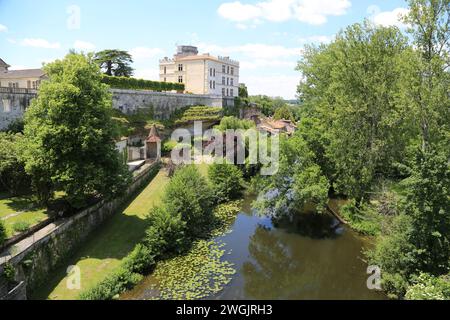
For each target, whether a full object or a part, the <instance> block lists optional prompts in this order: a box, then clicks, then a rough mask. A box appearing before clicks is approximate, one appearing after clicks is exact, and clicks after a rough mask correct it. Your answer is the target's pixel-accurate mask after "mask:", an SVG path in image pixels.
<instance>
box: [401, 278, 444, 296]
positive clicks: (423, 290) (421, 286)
mask: <svg viewBox="0 0 450 320" xmlns="http://www.w3.org/2000/svg"><path fill="white" fill-rule="evenodd" d="M406 299H408V300H450V279H446V278H445V277H440V278H438V277H434V276H432V275H429V274H426V273H422V274H420V275H419V276H418V277H417V278H416V279H415V280H414V285H412V286H411V287H410V288H409V289H408V291H407V293H406Z"/></svg>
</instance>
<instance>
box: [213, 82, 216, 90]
mask: <svg viewBox="0 0 450 320" xmlns="http://www.w3.org/2000/svg"><path fill="white" fill-rule="evenodd" d="M213 89H216V82H215V81H213Z"/></svg>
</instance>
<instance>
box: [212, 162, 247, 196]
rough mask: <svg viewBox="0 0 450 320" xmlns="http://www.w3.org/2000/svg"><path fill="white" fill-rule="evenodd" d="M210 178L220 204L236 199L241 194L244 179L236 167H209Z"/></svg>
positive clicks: (227, 165)
mask: <svg viewBox="0 0 450 320" xmlns="http://www.w3.org/2000/svg"><path fill="white" fill-rule="evenodd" d="M208 176H209V180H210V181H211V183H212V185H213V191H214V195H215V197H216V199H217V202H218V203H223V202H227V201H230V200H233V199H236V198H237V197H239V195H240V194H241V192H242V189H243V184H244V179H243V177H242V171H241V170H239V169H238V168H237V167H236V166H234V165H232V164H228V163H226V164H218V163H215V164H213V165H211V166H209V168H208Z"/></svg>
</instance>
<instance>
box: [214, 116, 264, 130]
mask: <svg viewBox="0 0 450 320" xmlns="http://www.w3.org/2000/svg"><path fill="white" fill-rule="evenodd" d="M254 127H255V123H254V122H253V121H251V120H245V119H243V120H241V119H238V118H236V117H223V118H222V120H220V124H219V125H218V126H216V127H215V129H218V130H220V131H223V132H225V131H227V130H239V129H242V130H248V129H251V128H254Z"/></svg>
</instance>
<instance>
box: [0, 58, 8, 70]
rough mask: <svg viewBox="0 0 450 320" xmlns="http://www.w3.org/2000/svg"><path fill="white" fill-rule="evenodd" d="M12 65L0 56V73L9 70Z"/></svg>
mask: <svg viewBox="0 0 450 320" xmlns="http://www.w3.org/2000/svg"><path fill="white" fill-rule="evenodd" d="M9 67H10V65H9V64H7V63H6V62H5V61H3V60H2V59H1V58H0V73H2V72H3V73H5V72H8V68H9Z"/></svg>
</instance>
